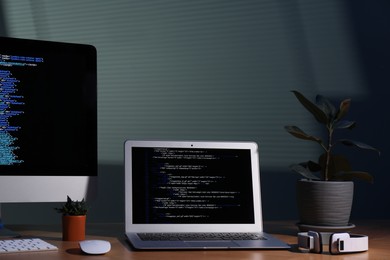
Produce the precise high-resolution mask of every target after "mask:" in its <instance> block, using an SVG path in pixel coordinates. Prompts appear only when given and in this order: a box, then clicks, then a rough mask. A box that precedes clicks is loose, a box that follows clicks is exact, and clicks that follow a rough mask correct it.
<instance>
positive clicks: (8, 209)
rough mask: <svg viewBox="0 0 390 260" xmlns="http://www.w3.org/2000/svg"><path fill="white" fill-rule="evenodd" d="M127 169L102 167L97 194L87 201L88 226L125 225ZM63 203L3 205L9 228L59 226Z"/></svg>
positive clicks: (113, 166)
mask: <svg viewBox="0 0 390 260" xmlns="http://www.w3.org/2000/svg"><path fill="white" fill-rule="evenodd" d="M124 199H125V198H124V170H123V166H121V165H99V177H98V194H97V197H96V199H95V200H93V201H90V202H88V204H89V206H90V209H89V212H88V216H87V222H88V223H123V222H124V215H125V213H124V204H125V201H124ZM62 204H63V203H7V204H2V205H1V206H2V216H3V220H4V224H6V225H14V224H16V225H20V224H22V225H25V224H34V225H39V224H42V225H43V224H45V225H46V224H60V223H61V216H60V214H58V213H57V212H56V211H55V210H54V208H56V207H59V206H60V205H62Z"/></svg>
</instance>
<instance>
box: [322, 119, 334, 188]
mask: <svg viewBox="0 0 390 260" xmlns="http://www.w3.org/2000/svg"><path fill="white" fill-rule="evenodd" d="M332 135H333V128H332V127H328V148H327V149H326V162H325V171H324V179H325V181H328V180H329V163H330V152H331V150H332Z"/></svg>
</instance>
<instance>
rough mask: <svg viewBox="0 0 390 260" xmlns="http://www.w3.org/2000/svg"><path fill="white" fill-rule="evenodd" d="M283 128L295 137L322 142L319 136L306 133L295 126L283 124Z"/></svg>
mask: <svg viewBox="0 0 390 260" xmlns="http://www.w3.org/2000/svg"><path fill="white" fill-rule="evenodd" d="M284 129H286V131H287V132H289V133H290V134H292V135H293V136H295V137H296V138H299V139H304V140H310V141H314V142H317V143H320V144H322V140H321V138H319V137H315V136H312V135H308V134H306V133H305V132H303V131H302V130H301V129H300V128H299V127H297V126H285V127H284Z"/></svg>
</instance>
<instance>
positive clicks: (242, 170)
mask: <svg viewBox="0 0 390 260" xmlns="http://www.w3.org/2000/svg"><path fill="white" fill-rule="evenodd" d="M251 171H252V168H251V151H250V149H230V148H162V147H156V148H153V147H132V173H133V174H132V190H133V197H132V203H133V207H132V208H133V223H134V224H200V223H204V224H221V223H222V224H253V223H254V222H255V217H254V209H253V185H252V172H251Z"/></svg>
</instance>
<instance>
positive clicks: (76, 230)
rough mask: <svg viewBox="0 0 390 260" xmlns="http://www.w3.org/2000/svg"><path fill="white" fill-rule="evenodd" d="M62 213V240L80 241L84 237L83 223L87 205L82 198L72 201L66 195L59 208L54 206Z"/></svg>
mask: <svg viewBox="0 0 390 260" xmlns="http://www.w3.org/2000/svg"><path fill="white" fill-rule="evenodd" d="M55 210H56V211H57V212H58V213H61V214H62V240H64V241H81V240H84V239H85V223H86V217H87V212H88V207H87V204H86V202H85V200H84V199H82V200H81V201H74V200H72V199H71V198H70V197H69V196H67V201H66V203H65V204H64V205H63V206H62V207H61V208H55Z"/></svg>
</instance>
